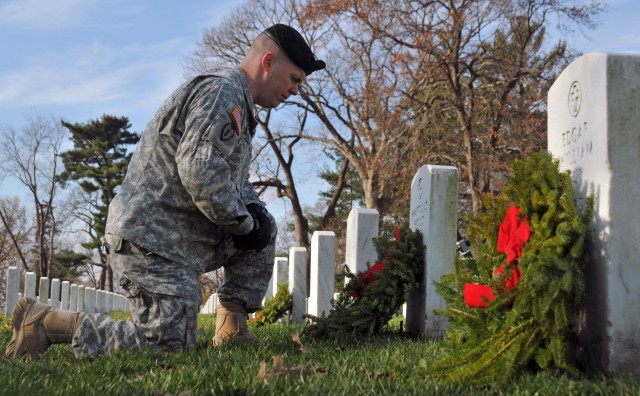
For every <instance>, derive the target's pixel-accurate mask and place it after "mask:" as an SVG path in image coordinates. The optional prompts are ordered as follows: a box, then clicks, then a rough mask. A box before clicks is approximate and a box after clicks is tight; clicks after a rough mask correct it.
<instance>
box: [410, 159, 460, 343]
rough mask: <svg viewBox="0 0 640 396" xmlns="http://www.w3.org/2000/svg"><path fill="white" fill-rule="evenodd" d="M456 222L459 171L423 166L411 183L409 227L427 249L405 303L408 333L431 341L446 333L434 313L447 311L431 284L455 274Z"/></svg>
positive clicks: (441, 318) (444, 326)
mask: <svg viewBox="0 0 640 396" xmlns="http://www.w3.org/2000/svg"><path fill="white" fill-rule="evenodd" d="M457 221H458V169H456V168H454V167H452V166H438V165H424V166H422V167H421V168H420V169H419V170H418V172H417V173H416V175H415V176H414V177H413V181H412V182H411V205H410V220H409V225H410V227H411V229H413V230H420V231H421V232H422V241H423V242H424V244H425V246H426V249H425V253H424V271H423V272H424V273H423V277H422V279H421V281H420V286H419V288H418V290H417V291H416V292H414V293H413V295H412V296H411V297H410V298H409V301H407V327H406V331H407V332H408V333H412V334H415V335H420V336H424V337H427V338H433V337H440V336H442V335H443V334H444V331H445V330H446V325H447V321H446V319H445V318H443V317H441V316H438V315H436V314H435V313H434V312H433V310H434V309H436V308H438V309H444V308H446V303H445V301H444V299H443V298H442V296H440V295H439V294H438V293H437V292H436V289H435V287H434V286H433V282H434V281H436V282H439V281H440V277H441V276H442V275H443V274H445V273H447V272H454V271H455V266H454V260H455V253H456V240H457V238H456V231H457Z"/></svg>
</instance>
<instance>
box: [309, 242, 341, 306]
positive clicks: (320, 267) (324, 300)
mask: <svg viewBox="0 0 640 396" xmlns="http://www.w3.org/2000/svg"><path fill="white" fill-rule="evenodd" d="M335 275H336V235H335V234H334V233H333V231H316V232H314V233H313V235H312V237H311V273H310V277H309V279H310V280H309V282H310V284H309V294H310V296H309V314H311V315H314V316H318V317H319V316H322V314H323V313H325V314H327V315H328V314H329V312H330V311H331V299H332V298H333V293H334V290H335Z"/></svg>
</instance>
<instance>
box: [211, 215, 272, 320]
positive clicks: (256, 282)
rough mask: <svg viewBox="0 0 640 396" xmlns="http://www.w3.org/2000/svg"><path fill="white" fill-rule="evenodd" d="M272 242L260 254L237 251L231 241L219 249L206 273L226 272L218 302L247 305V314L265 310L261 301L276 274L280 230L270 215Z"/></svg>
mask: <svg viewBox="0 0 640 396" xmlns="http://www.w3.org/2000/svg"><path fill="white" fill-rule="evenodd" d="M268 216H269V219H270V220H271V230H272V232H271V242H270V243H269V245H267V247H265V248H264V249H263V250H261V251H260V252H258V253H256V252H255V251H253V250H237V249H235V248H234V247H233V240H232V239H231V237H228V238H226V239H225V240H224V241H223V242H222V243H221V244H220V245H218V247H217V248H216V254H215V255H214V256H213V260H212V262H210V263H207V265H206V268H205V272H210V271H214V270H217V269H218V268H221V267H222V268H224V281H223V283H222V285H221V286H220V287H219V288H218V300H219V301H231V302H235V303H238V304H242V305H244V307H245V308H246V309H247V312H249V313H251V312H255V311H257V310H259V309H260V308H262V299H263V298H264V294H265V293H266V291H267V287H268V286H269V281H270V280H271V276H272V274H273V260H274V258H275V252H276V244H275V241H276V236H277V227H276V224H275V221H274V219H273V217H272V216H271V214H268Z"/></svg>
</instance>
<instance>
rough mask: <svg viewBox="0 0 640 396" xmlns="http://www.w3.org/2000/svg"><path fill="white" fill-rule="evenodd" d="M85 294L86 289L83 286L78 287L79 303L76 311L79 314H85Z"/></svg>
mask: <svg viewBox="0 0 640 396" xmlns="http://www.w3.org/2000/svg"><path fill="white" fill-rule="evenodd" d="M85 293H86V292H85V287H84V286H83V285H78V301H77V306H76V310H77V311H78V312H85V310H84V305H85Z"/></svg>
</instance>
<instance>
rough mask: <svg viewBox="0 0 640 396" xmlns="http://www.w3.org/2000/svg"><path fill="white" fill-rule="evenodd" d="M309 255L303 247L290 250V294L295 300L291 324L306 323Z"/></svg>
mask: <svg viewBox="0 0 640 396" xmlns="http://www.w3.org/2000/svg"><path fill="white" fill-rule="evenodd" d="M308 257H309V255H308V254H307V249H305V248H303V247H292V248H291V249H289V292H290V293H291V298H292V300H293V308H291V323H304V321H305V320H304V318H303V315H304V314H306V313H307V260H308Z"/></svg>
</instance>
